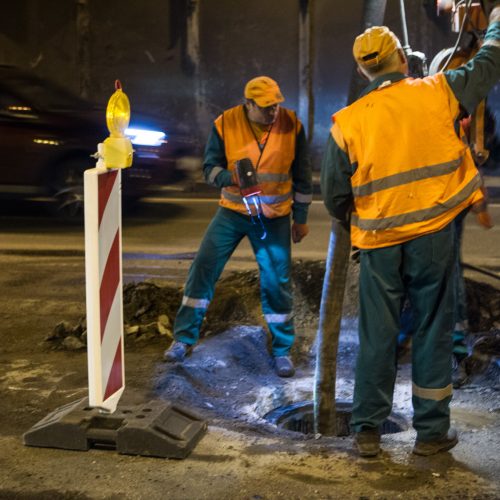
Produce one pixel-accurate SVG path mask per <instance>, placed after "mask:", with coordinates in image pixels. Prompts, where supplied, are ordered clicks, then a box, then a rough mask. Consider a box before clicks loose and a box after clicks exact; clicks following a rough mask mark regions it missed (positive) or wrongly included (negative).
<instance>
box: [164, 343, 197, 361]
mask: <svg viewBox="0 0 500 500" xmlns="http://www.w3.org/2000/svg"><path fill="white" fill-rule="evenodd" d="M192 350H193V348H192V346H190V345H188V344H185V343H184V342H179V341H177V340H176V341H175V342H172V345H171V346H170V347H169V348H168V349H167V350H166V351H165V352H164V353H163V359H164V360H165V361H168V362H169V363H175V362H177V363H182V362H183V361H184V358H185V357H186V356H188V355H189V354H191V351H192Z"/></svg>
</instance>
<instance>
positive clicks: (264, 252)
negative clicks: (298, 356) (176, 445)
mask: <svg viewBox="0 0 500 500" xmlns="http://www.w3.org/2000/svg"><path fill="white" fill-rule="evenodd" d="M244 94H245V102H244V104H242V105H239V106H236V107H234V108H231V109H229V110H227V111H225V112H224V113H222V114H221V115H220V116H219V117H218V118H217V119H216V120H215V122H214V126H213V128H212V131H211V133H210V136H209V138H208V143H207V146H206V149H205V158H204V164H203V171H204V174H205V179H206V180H207V182H208V183H209V184H211V185H213V186H217V187H218V188H221V199H220V202H219V205H220V207H219V209H218V210H217V213H216V214H215V216H214V218H213V219H212V222H211V223H210V225H209V226H208V228H207V231H206V233H205V236H204V237H203V241H202V243H201V246H200V249H199V251H198V253H197V254H196V257H195V259H194V262H193V264H192V266H191V268H190V270H189V274H188V278H187V282H186V285H185V288H184V296H183V298H182V305H181V307H180V309H179V311H178V313H177V317H176V320H175V325H174V338H175V342H174V343H173V344H172V346H171V347H170V349H168V350H167V351H166V352H165V356H164V357H165V359H166V360H167V361H182V360H183V359H184V358H185V356H186V355H187V354H189V353H190V351H191V349H192V346H193V345H194V344H195V343H196V342H197V340H198V338H199V332H200V327H201V324H202V321H203V318H204V317H205V313H206V311H207V307H208V305H209V304H210V301H211V300H212V297H213V294H214V287H215V283H216V281H217V280H218V278H219V276H220V274H221V273H222V270H223V269H224V266H225V264H226V262H227V261H228V259H229V257H230V256H231V254H232V253H233V252H234V250H235V249H236V247H237V246H238V244H239V243H240V241H241V240H242V239H243V238H244V237H247V238H248V239H249V240H250V244H251V245H252V249H253V251H254V254H255V257H256V259H257V263H258V266H259V272H260V288H261V302H262V310H263V313H264V318H265V320H266V322H267V325H268V327H269V330H270V332H271V336H272V355H273V357H274V366H275V369H276V372H277V374H278V375H279V376H281V377H290V376H292V375H293V374H294V372H295V369H294V366H293V363H292V360H291V359H290V356H289V351H290V348H291V347H292V344H293V341H294V325H293V312H292V287H291V281H290V271H291V248H290V237H291V239H292V240H293V242H294V243H298V242H300V241H301V240H302V238H304V237H305V236H306V235H307V233H308V232H309V229H308V226H307V224H306V222H307V212H308V208H309V205H310V203H311V201H312V180H311V177H312V172H311V166H310V163H309V159H308V155H307V144H306V137H305V133H304V128H303V126H302V124H301V122H300V121H299V120H298V118H297V116H296V115H295V113H294V112H293V111H290V110H288V109H285V108H283V107H281V106H280V103H281V102H283V101H284V98H283V95H282V93H281V91H280V89H279V87H278V84H277V83H276V82H275V81H274V80H272V79H271V78H269V77H266V76H260V77H257V78H254V79H252V80H250V81H249V82H248V83H247V84H246V86H245V91H244ZM243 159H249V160H251V162H252V164H253V166H254V168H255V170H256V174H257V181H258V185H257V186H256V187H257V191H259V194H257V195H256V196H254V197H249V198H248V199H246V198H245V197H244V196H242V191H241V190H240V186H239V180H238V176H237V175H235V171H236V165H237V164H238V162H240V161H241V160H243ZM290 214H292V218H293V223H292V224H291V227H290Z"/></svg>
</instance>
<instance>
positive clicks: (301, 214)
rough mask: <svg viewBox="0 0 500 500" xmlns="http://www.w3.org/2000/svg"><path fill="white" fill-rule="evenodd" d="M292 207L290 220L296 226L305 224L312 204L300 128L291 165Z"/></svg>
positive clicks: (302, 129)
mask: <svg viewBox="0 0 500 500" xmlns="http://www.w3.org/2000/svg"><path fill="white" fill-rule="evenodd" d="M291 170H292V189H293V206H292V218H293V220H294V221H295V222H296V223H297V224H305V223H306V222H307V214H308V211H309V205H310V204H311V202H312V191H313V185H312V167H311V162H310V159H309V153H308V148H307V140H306V134H305V131H304V127H302V126H301V127H300V131H299V133H298V134H297V142H296V146H295V158H294V160H293V163H292V168H291Z"/></svg>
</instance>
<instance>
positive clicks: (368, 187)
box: [352, 157, 463, 196]
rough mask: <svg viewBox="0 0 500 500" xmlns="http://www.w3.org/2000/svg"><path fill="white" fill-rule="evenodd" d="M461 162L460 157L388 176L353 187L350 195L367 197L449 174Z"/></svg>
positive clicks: (461, 158)
mask: <svg viewBox="0 0 500 500" xmlns="http://www.w3.org/2000/svg"><path fill="white" fill-rule="evenodd" d="M462 161H463V157H460V158H457V159H456V160H452V161H447V162H444V163H439V164H437V165H431V166H429V167H419V168H415V169H413V170H409V171H407V172H401V173H400V174H394V175H389V176H388V177H383V178H382V179H377V180H376V181H372V182H368V183H367V184H363V185H362V186H356V187H353V188H352V193H353V194H354V196H367V195H369V194H373V193H376V192H377V191H382V190H383V189H389V188H392V187H396V186H402V185H403V184H408V183H410V182H415V181H420V180H422V179H429V178H431V177H438V176H440V175H446V174H450V173H451V172H454V171H455V170H456V169H457V168H458V167H459V166H460V164H461V163H462Z"/></svg>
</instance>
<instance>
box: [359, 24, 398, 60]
mask: <svg viewBox="0 0 500 500" xmlns="http://www.w3.org/2000/svg"><path fill="white" fill-rule="evenodd" d="M399 48H401V43H400V41H399V39H398V37H397V36H396V35H395V34H394V33H393V32H392V31H391V30H389V28H387V27H386V26H373V27H371V28H368V29H367V30H365V32H364V33H362V34H361V35H359V36H357V37H356V40H354V45H353V47H352V53H353V55H354V59H356V62H357V63H358V64H359V65H361V66H365V67H367V68H369V67H370V66H376V65H377V64H380V63H381V62H382V61H383V60H384V59H385V58H386V57H388V56H390V55H391V54H393V53H394V52H395V51H396V50H397V49H399Z"/></svg>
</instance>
